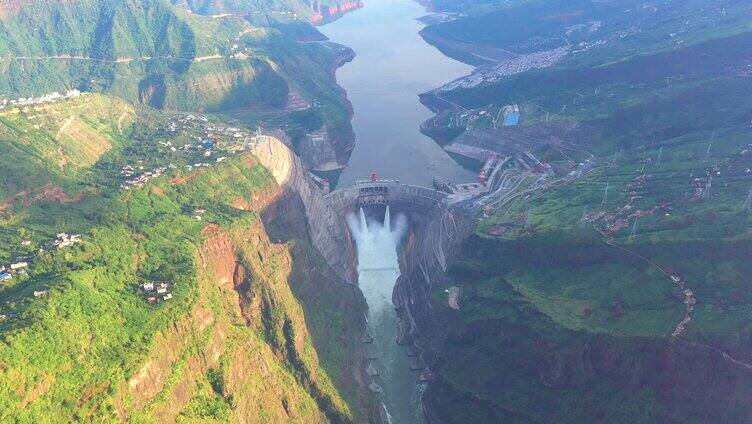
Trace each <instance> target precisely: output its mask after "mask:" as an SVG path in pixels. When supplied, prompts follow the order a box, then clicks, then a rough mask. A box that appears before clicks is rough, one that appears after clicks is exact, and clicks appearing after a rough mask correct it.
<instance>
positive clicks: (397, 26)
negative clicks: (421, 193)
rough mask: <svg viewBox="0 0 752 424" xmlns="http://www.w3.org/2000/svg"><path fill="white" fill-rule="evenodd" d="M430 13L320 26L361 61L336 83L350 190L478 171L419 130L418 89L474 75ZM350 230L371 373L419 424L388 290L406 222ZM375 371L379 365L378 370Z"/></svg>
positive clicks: (355, 221) (373, 4)
mask: <svg viewBox="0 0 752 424" xmlns="http://www.w3.org/2000/svg"><path fill="white" fill-rule="evenodd" d="M425 14H426V12H425V10H424V9H423V8H422V7H421V6H420V5H419V4H418V3H416V2H415V1H414V0H370V1H367V2H365V6H364V7H363V8H362V9H360V10H357V11H355V12H352V13H350V14H347V15H345V16H344V17H342V18H341V19H339V20H338V21H335V22H334V23H331V24H328V25H326V26H324V27H322V28H320V30H321V31H322V32H323V33H324V34H325V35H326V36H328V37H329V39H330V40H331V41H333V42H336V43H340V44H343V45H346V46H348V47H350V48H352V49H353V50H355V53H356V57H355V59H354V60H353V61H352V62H351V63H349V64H347V65H345V66H344V67H342V68H340V69H339V70H338V72H337V81H338V83H339V85H340V86H342V87H343V88H344V89H345V90H346V91H347V94H348V98H349V100H350V102H351V103H352V106H353V109H354V112H355V116H354V118H353V129H354V130H355V143H356V144H355V149H354V150H353V154H352V157H351V158H350V162H349V165H348V167H347V168H345V170H344V172H343V173H342V175H341V177H340V179H339V185H340V186H345V185H350V184H352V183H354V182H355V181H356V180H359V179H367V178H368V177H369V175H370V174H371V173H376V174H377V175H378V176H379V178H385V179H393V180H399V181H401V182H403V183H407V184H414V185H420V186H425V187H431V186H432V180H433V177H435V176H441V177H442V178H443V179H444V180H445V181H450V182H453V183H464V182H474V181H476V180H477V174H476V173H475V172H474V171H471V170H468V169H465V168H462V167H461V166H460V165H459V164H457V163H456V162H455V161H454V160H452V159H451V158H450V157H449V156H448V155H447V153H446V152H444V150H443V149H442V148H441V147H440V146H439V145H438V144H436V143H435V142H434V141H433V140H431V139H430V138H428V137H427V136H424V135H423V134H422V133H421V132H420V129H419V128H420V124H421V122H423V121H424V120H426V119H428V118H430V117H431V116H432V113H431V112H430V111H429V110H428V109H427V108H425V107H424V106H423V105H422V104H421V103H420V101H419V99H418V94H420V93H423V92H425V91H428V90H431V89H433V88H436V87H438V86H441V85H443V84H445V83H447V82H449V81H451V80H453V79H455V78H458V77H460V76H463V75H466V74H468V73H470V71H471V70H472V68H471V67H470V66H468V65H465V64H463V63H460V62H457V61H455V60H452V59H450V58H447V57H445V56H444V55H442V54H441V53H440V52H439V51H438V50H436V49H435V48H434V47H432V46H430V45H429V44H428V43H426V42H425V41H424V40H423V39H422V38H421V37H420V36H419V35H418V32H419V31H420V30H421V28H422V24H420V23H419V22H418V21H416V19H417V18H419V17H421V16H423V15H425ZM350 221H351V222H350V228H351V232H352V234H353V236H354V239H355V241H356V244H357V248H358V269H359V286H360V288H361V291H362V292H363V294H364V296H365V298H366V300H367V302H368V308H369V312H368V327H369V333H370V335H371V336H372V338H373V341H372V343H369V344H367V345H366V353H367V356H368V357H369V358H371V365H372V368H370V367H369V371H370V372H371V373H374V372H378V375H376V376H374V382H375V383H376V384H378V389H377V390H381V399H382V401H383V403H384V406H385V408H386V410H387V412H388V415H389V421H390V422H392V423H395V424H412V423H420V422H421V421H422V413H421V411H420V389H419V387H418V386H417V384H416V380H417V378H418V372H416V371H414V370H411V365H412V366H414V363H413V361H415V359H414V358H409V357H408V356H407V353H408V352H407V350H406V349H405V348H403V347H401V346H398V345H397V343H396V337H397V323H398V319H397V314H396V312H395V311H394V305H393V304H392V291H393V288H394V284H395V282H396V280H397V278H398V277H399V261H398V250H399V248H400V242H401V239H402V236H403V234H404V232H405V231H406V227H407V225H409V223H407V222H406V220H405V218H404V217H403V216H399V215H398V216H395V217H393V219H390V217H389V210H388V208H387V212H386V215H385V216H384V217H383V219H375V220H371V219H370V218H368V219H367V218H366V216H365V214H364V213H363V211H362V210H361V212H360V216H352V217H351V219H350ZM374 370H375V371H374Z"/></svg>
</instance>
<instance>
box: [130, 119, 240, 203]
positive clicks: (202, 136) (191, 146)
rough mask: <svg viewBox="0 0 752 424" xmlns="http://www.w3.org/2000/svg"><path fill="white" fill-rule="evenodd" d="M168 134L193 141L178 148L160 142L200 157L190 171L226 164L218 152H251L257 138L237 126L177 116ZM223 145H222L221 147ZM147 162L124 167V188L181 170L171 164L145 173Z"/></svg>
mask: <svg viewBox="0 0 752 424" xmlns="http://www.w3.org/2000/svg"><path fill="white" fill-rule="evenodd" d="M166 131H167V132H168V133H173V134H174V133H178V132H186V133H187V134H188V137H189V138H190V139H191V140H192V141H190V142H188V143H183V144H182V145H176V144H174V143H173V141H169V140H162V141H158V142H157V143H158V144H159V145H160V146H162V147H163V148H164V149H165V150H168V151H169V152H171V153H176V152H185V153H186V155H187V157H188V158H189V159H190V158H192V159H194V160H195V159H197V158H200V160H199V161H196V162H195V163H192V164H189V165H185V167H186V169H187V170H188V171H189V172H190V171H193V170H194V169H197V168H202V167H210V166H211V165H212V164H213V163H220V162H223V161H225V160H226V159H227V156H217V152H218V151H226V152H228V153H233V152H238V151H242V150H248V149H250V148H251V147H252V146H253V145H254V143H253V142H250V141H249V140H250V139H251V138H253V137H250V134H249V133H248V132H247V131H243V130H242V129H240V128H235V127H221V126H213V125H210V123H209V120H208V118H206V117H205V116H200V115H192V114H188V115H182V116H175V117H174V118H172V119H171V120H170V121H169V123H168V124H167V128H166ZM220 143H221V144H222V146H221V148H220V145H219V144H220ZM212 159H213V160H212ZM143 162H144V161H143V160H141V161H139V163H138V164H135V165H126V166H123V168H122V169H121V171H120V175H121V176H122V177H123V178H124V181H123V183H122V184H121V188H123V189H126V190H128V189H130V188H131V187H136V188H140V187H143V186H144V185H146V183H148V182H149V181H150V180H151V179H153V178H157V177H160V176H162V175H163V174H164V173H165V172H166V171H167V170H170V169H177V166H176V165H174V164H169V165H167V166H160V167H157V168H154V169H151V170H146V171H145V170H144V166H143Z"/></svg>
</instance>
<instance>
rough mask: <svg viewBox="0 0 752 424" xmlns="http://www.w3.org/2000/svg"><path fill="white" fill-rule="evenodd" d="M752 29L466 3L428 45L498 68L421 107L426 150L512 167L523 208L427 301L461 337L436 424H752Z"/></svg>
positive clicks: (486, 236) (511, 208) (672, 16)
mask: <svg viewBox="0 0 752 424" xmlns="http://www.w3.org/2000/svg"><path fill="white" fill-rule="evenodd" d="M443 4H444V3H442V2H435V5H436V6H438V7H442V5H443ZM455 6H456V7H455ZM447 7H448V8H447V9H439V10H446V11H448V12H463V9H462V7H459V6H457V5H456V4H455V5H454V6H452V7H449V6H447ZM751 14H752V7H751V6H749V5H748V4H746V3H742V2H736V1H720V2H706V1H687V2H684V1H681V2H678V1H669V2H661V3H645V2H641V1H640V2H632V1H603V2H590V1H529V2H517V3H515V4H512V3H510V2H472V4H471V5H468V7H467V9H465V14H464V15H452V17H451V18H450V19H448V20H444V21H443V22H442V23H437V24H434V25H430V26H428V27H427V28H426V29H425V30H424V32H423V34H424V36H425V37H426V39H427V40H429V41H430V42H433V43H435V44H436V45H437V46H438V47H439V48H441V49H442V50H443V51H445V52H447V53H448V54H450V55H453V56H455V57H457V58H459V59H462V60H466V61H468V62H470V63H476V64H481V63H482V64H483V66H481V67H479V68H477V69H476V71H475V72H474V73H473V74H472V75H469V76H467V77H464V78H460V79H458V80H457V81H454V82H451V83H449V84H447V85H446V86H444V87H441V88H439V89H437V90H434V91H432V92H429V93H426V94H425V95H423V96H422V99H423V101H424V103H426V104H427V105H429V106H430V107H431V108H432V109H433V110H434V111H435V112H437V116H436V117H435V118H433V119H432V120H430V121H429V122H427V123H425V124H424V125H423V129H424V131H425V132H426V133H427V134H430V135H431V136H433V137H435V138H436V139H437V141H439V142H440V143H441V144H442V145H445V146H446V149H447V150H448V151H450V152H452V153H453V154H458V155H461V156H465V158H467V157H472V158H473V159H476V160H477V159H481V158H482V157H483V158H485V157H488V155H490V154H496V155H498V156H499V157H510V158H511V160H510V162H509V165H508V168H505V170H503V175H505V176H508V177H509V180H508V183H507V186H508V187H510V189H509V191H508V192H506V193H504V194H503V195H500V197H499V200H498V201H494V202H491V203H490V204H488V205H487V206H486V208H485V209H484V212H483V214H482V216H481V218H480V224H479V226H478V228H477V230H476V232H475V234H474V235H473V236H471V237H470V238H469V239H468V240H467V241H466V242H465V243H464V244H463V246H462V248H461V253H460V255H459V257H458V258H457V259H456V260H455V261H454V262H453V265H452V266H451V269H450V271H449V275H448V278H447V281H445V282H443V283H442V284H441V285H439V286H438V287H436V288H434V289H433V290H432V292H433V298H432V301H431V306H432V308H434V309H433V310H434V311H435V316H434V318H435V319H436V320H437V322H438V323H440V324H439V325H438V326H439V327H441V328H446V331H445V332H443V334H442V335H441V337H437V338H435V339H434V340H435V343H436V346H437V349H438V350H439V352H440V358H441V359H440V361H439V364H440V365H439V366H438V367H440V370H439V371H438V374H437V376H436V378H435V380H434V381H433V382H432V383H430V384H429V388H428V391H427V392H426V395H425V397H424V401H425V402H426V405H427V407H426V409H427V411H428V415H429V418H433V421H436V422H457V423H459V422H499V421H502V422H626V421H629V422H741V421H745V420H747V419H748V417H749V416H750V413H751V412H750V409H749V406H748V405H747V404H746V403H745V402H743V401H741V400H740V399H742V398H743V397H744V396H745V395H743V394H748V393H750V391H751V390H752V377H751V376H750V375H749V369H751V368H750V364H752V349H750V343H752V339H751V338H750V334H752V327H751V326H750V325H752V322H751V321H750V320H749V319H748V313H749V308H750V306H749V305H750V301H751V300H752V299H749V298H748V296H747V295H746V293H747V292H748V281H747V279H746V278H745V277H744V276H745V275H748V274H749V273H750V272H752V269H750V262H749V259H748V258H749V252H750V251H752V233H750V228H752V214H751V213H750V210H749V200H748V198H749V193H750V190H751V189H752V187H751V185H752V171H750V169H752V154H751V153H750V144H749V137H750V129H749V122H750V121H751V120H752V102H750V101H749V94H750V93H752V85H750V84H751V81H750V78H749V75H750V72H749V69H750V68H749V67H750V63H751V62H750V56H749V54H748V48H747V46H749V45H751V43H752V28H751V27H750V26H749V22H750V20H749V17H750V16H751ZM513 110H516V111H518V112H519V116H520V123H519V125H514V122H511V123H512V125H510V124H509V122H507V123H506V124H505V121H506V119H505V117H506V116H509V115H514V114H515V113H513V112H512V111H513ZM472 149H477V150H472ZM478 151H483V152H485V153H483V154H482V155H481V154H478V155H477V156H472V155H471V154H470V153H467V152H478ZM528 153H529V154H531V155H532V156H526V155H527V154H528ZM468 155H470V156H468ZM484 155H485V156H484ZM530 157H535V160H530V159H529V158H530ZM536 161H539V162H536ZM521 163H526V164H527V165H525V166H527V168H526V167H523V166H519V164H521ZM515 164H518V165H515ZM539 166H540V168H538V167H539ZM536 168H537V171H536V170H535V169H536ZM531 169H532V170H533V171H530V170H531ZM451 287H458V288H459V289H460V290H461V293H462V296H461V300H460V302H459V309H458V310H457V309H454V308H452V307H451V306H450V305H449V304H448V302H447V295H446V294H444V290H449V289H450V288H451ZM442 326H443V327H442ZM438 367H437V368H438ZM737 396H741V397H737ZM429 421H431V419H429Z"/></svg>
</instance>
